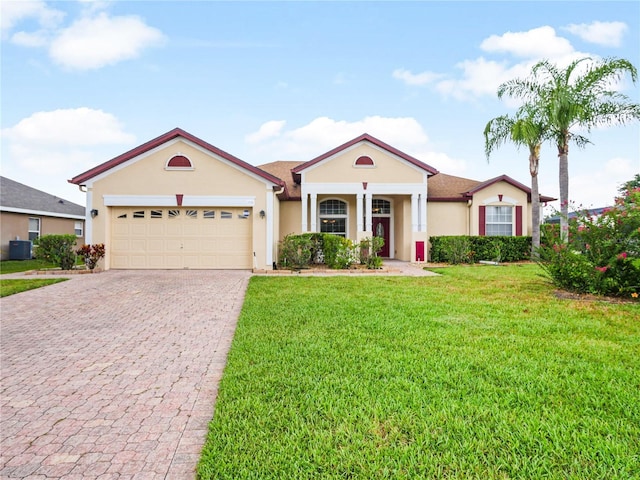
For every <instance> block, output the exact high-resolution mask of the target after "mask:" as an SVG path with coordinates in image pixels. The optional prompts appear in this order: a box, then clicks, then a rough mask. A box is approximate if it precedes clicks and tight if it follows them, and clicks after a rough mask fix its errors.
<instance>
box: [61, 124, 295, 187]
mask: <svg viewBox="0 0 640 480" xmlns="http://www.w3.org/2000/svg"><path fill="white" fill-rule="evenodd" d="M178 137H182V138H184V139H186V140H189V141H190V142H193V143H195V144H196V145H198V146H200V147H202V148H203V149H205V150H207V151H209V152H211V153H213V154H215V155H218V156H219V157H222V158H224V159H225V160H228V161H229V162H231V163H233V164H235V165H237V166H239V167H241V168H244V169H245V170H248V171H249V172H251V173H254V174H255V175H258V176H259V177H261V178H264V179H265V180H267V181H269V182H271V183H273V184H275V185H278V186H280V187H283V186H284V182H283V181H282V180H280V179H279V178H277V177H274V176H273V175H271V174H269V173H267V172H265V171H264V170H260V169H259V168H257V167H254V166H253V165H250V164H248V163H247V162H245V161H243V160H240V159H239V158H237V157H234V156H233V155H231V154H229V153H227V152H225V151H224V150H220V149H219V148H217V147H214V146H213V145H211V144H210V143H207V142H205V141H204V140H201V139H200V138H198V137H195V136H194V135H191V134H190V133H188V132H185V131H184V130H182V129H180V128H174V129H173V130H171V131H169V132H167V133H165V134H163V135H160V136H159V137H156V138H154V139H153V140H149V141H148V142H146V143H143V144H142V145H140V146H138V147H136V148H134V149H132V150H129V151H128V152H125V153H123V154H122V155H119V156H117V157H115V158H112V159H111V160H109V161H107V162H105V163H102V164H100V165H98V166H97V167H94V168H92V169H91V170H87V171H86V172H84V173H81V174H80V175H77V176H75V177H73V178H72V179H71V180H68V182H69V183H73V184H76V185H82V184H83V183H85V182H86V181H87V180H90V179H92V178H94V177H96V176H98V175H100V174H102V173H104V172H107V171H109V170H111V169H112V168H114V167H116V166H118V165H120V164H122V163H124V162H127V161H128V160H131V159H132V158H135V157H137V156H138V155H142V154H143V153H145V152H148V151H149V150H153V149H154V148H156V147H159V146H160V145H162V144H164V143H166V142H168V141H170V140H173V139H174V138H178Z"/></svg>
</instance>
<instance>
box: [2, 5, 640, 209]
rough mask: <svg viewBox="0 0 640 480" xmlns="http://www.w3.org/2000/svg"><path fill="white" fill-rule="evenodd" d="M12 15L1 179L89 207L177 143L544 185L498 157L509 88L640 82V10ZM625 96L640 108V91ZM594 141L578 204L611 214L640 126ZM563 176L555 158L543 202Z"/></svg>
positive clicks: (267, 158) (223, 9) (360, 8)
mask: <svg viewBox="0 0 640 480" xmlns="http://www.w3.org/2000/svg"><path fill="white" fill-rule="evenodd" d="M0 5H1V9H2V11H1V12H0V13H1V22H2V59H1V62H2V65H1V67H2V70H1V75H2V76H1V88H2V93H1V113H2V119H1V140H2V163H1V172H2V175H3V176H6V177H9V178H11V179H13V180H16V181H19V182H22V183H26V184H28V185H31V186H33V187H35V188H39V189H41V190H45V191H47V192H49V193H52V194H55V195H58V196H60V197H62V198H66V199H68V200H71V201H75V202H77V203H80V204H84V194H82V193H80V192H79V191H78V188H77V187H76V186H74V185H70V184H68V183H67V180H68V179H70V178H71V177H73V176H75V175H77V174H79V173H82V172H84V171H86V170H88V169H89V168H91V167H93V166H95V165H98V164H100V163H102V162H104V161H107V160H109V159H110V158H113V157H114V156H116V155H119V154H121V153H123V152H125V151H127V150H129V149H131V148H133V147H135V146H137V145H139V144H141V143H143V142H146V141H147V140H150V139H152V138H155V137H157V136H159V135H161V134H163V133H165V132H167V131H169V130H171V129H172V128H174V127H180V128H182V129H184V130H186V131H188V132H190V133H192V134H194V135H196V136H198V137H200V138H202V139H203V140H205V141H207V142H209V143H212V144H213V145H215V146H217V147H218V148H221V149H223V150H225V151H227V152H229V153H231V154H233V155H235V156H237V157H239V158H241V159H243V160H245V161H247V162H249V163H251V164H254V165H261V164H263V163H268V162H271V161H275V160H299V161H306V160H310V159H312V158H314V157H315V156H317V155H320V154H322V153H324V152H326V151H328V150H330V149H331V148H333V147H335V146H338V145H340V144H341V143H343V142H346V141H348V140H350V139H352V138H354V137H356V136H358V135H360V134H361V133H365V132H366V133H369V134H371V135H374V136H375V137H377V138H379V139H380V140H382V141H384V142H387V143H389V144H391V145H393V146H394V147H396V148H399V149H400V150H403V151H405V152H406V153H409V154H411V155H414V156H416V157H417V158H419V159H421V160H423V161H424V162H426V163H428V164H430V165H431V166H433V167H435V168H437V169H439V170H440V171H441V172H443V173H448V174H451V175H458V176H462V177H467V178H473V179H477V180H486V179H489V178H492V177H495V176H498V175H501V174H507V175H510V176H512V177H513V178H515V179H516V180H518V181H520V182H522V183H525V184H527V185H529V184H530V176H529V170H528V160H527V156H528V152H527V151H526V150H520V151H518V150H516V149H515V148H513V147H511V146H505V147H503V148H501V149H500V150H498V151H496V152H495V153H494V154H493V155H492V157H491V160H490V162H489V163H487V161H486V159H485V156H484V139H483V136H482V132H483V129H484V126H485V124H486V123H487V121H489V120H490V119H492V118H494V117H496V116H499V115H502V114H505V113H513V111H514V107H515V105H514V104H512V103H509V102H504V101H500V100H498V99H497V97H496V93H495V92H496V89H497V87H498V85H499V84H500V83H502V82H504V81H506V80H509V79H511V78H515V77H519V78H524V77H526V76H527V75H528V72H529V69H530V67H531V66H532V65H533V64H534V63H536V62H537V61H539V60H541V59H549V60H551V61H553V62H556V63H557V64H558V65H561V66H562V65H565V64H566V63H567V62H569V61H571V60H574V59H576V58H580V57H583V56H591V57H593V58H596V59H597V58H603V57H620V58H625V59H627V60H630V61H631V62H632V63H633V64H634V65H635V66H636V67H638V68H640V2H637V1H625V2H615V1H611V2H577V1H576V2H545V1H542V2H505V1H502V2H482V1H476V2H457V1H450V2H433V1H423V2H419V1H414V2H365V1H360V2H339V1H336V2H293V1H292V2H214V1H197V2H188V1H180V2H177V1H155V2H153V1H137V2H129V1H86V0H85V1H64V2H44V1H30V0H21V1H11V0H9V1H6V0H2V3H1V4H0ZM618 88H619V89H620V90H621V91H622V93H624V94H626V95H628V96H629V97H630V98H631V99H632V100H633V101H635V102H640V83H636V85H635V86H634V85H633V84H632V83H631V82H630V80H629V79H628V78H627V79H625V80H624V81H623V82H622V83H621V84H620V85H619V86H618ZM587 135H588V136H589V138H590V139H591V141H592V142H593V144H592V145H588V146H587V147H586V148H584V149H579V148H578V147H573V148H572V150H571V151H570V155H569V171H570V197H571V199H572V201H573V202H575V204H576V205H582V206H585V207H588V206H596V207H597V206H603V205H606V204H610V203H611V202H612V200H613V197H614V196H615V195H616V193H617V188H618V186H619V185H620V184H621V183H622V182H624V181H627V180H630V179H631V178H633V176H634V175H635V174H636V173H640V125H638V123H635V124H631V125H628V126H625V127H615V128H611V127H610V128H601V129H597V130H593V131H592V132H590V133H588V134H587ZM557 177H558V162H557V154H556V151H555V148H554V147H553V146H552V145H547V144H545V146H544V148H543V151H542V158H541V167H540V189H541V192H542V193H543V194H545V195H550V196H555V197H557V196H559V193H558V180H557ZM141 181H144V179H141Z"/></svg>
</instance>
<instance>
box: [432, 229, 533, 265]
mask: <svg viewBox="0 0 640 480" xmlns="http://www.w3.org/2000/svg"><path fill="white" fill-rule="evenodd" d="M429 240H430V242H431V249H430V251H429V253H430V255H429V258H430V260H431V261H432V262H447V263H454V264H457V263H475V262H477V261H480V260H488V261H498V262H518V261H521V260H529V259H530V258H531V237H507V236H495V237H479V236H461V235H456V236H452V235H447V236H439V237H431V238H430V239H429Z"/></svg>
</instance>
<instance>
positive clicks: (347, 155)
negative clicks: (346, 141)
mask: <svg viewBox="0 0 640 480" xmlns="http://www.w3.org/2000/svg"><path fill="white" fill-rule="evenodd" d="M363 155H366V156H369V157H371V159H373V161H374V162H375V166H374V167H354V162H355V161H356V159H357V158H358V157H360V156H363ZM423 180H424V172H423V171H421V170H418V169H417V168H416V167H413V166H410V165H408V164H407V163H406V162H404V161H400V160H398V159H397V158H395V157H393V156H392V155H390V154H388V153H385V152H383V151H381V150H378V149H377V148H374V147H372V146H370V145H366V144H365V145H360V146H358V147H355V148H353V149H350V150H347V151H345V152H341V153H340V154H338V155H336V156H335V157H333V158H331V159H329V160H326V161H324V162H321V163H320V164H318V165H316V166H313V167H312V168H310V169H309V170H308V171H306V172H305V182H307V183H351V182H371V183H420V182H422V181H423Z"/></svg>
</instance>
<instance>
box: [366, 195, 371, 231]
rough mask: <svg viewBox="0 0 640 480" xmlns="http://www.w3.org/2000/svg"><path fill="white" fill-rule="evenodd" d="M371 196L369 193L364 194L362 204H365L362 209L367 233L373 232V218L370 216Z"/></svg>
mask: <svg viewBox="0 0 640 480" xmlns="http://www.w3.org/2000/svg"><path fill="white" fill-rule="evenodd" d="M372 200H373V198H372V196H371V194H370V193H365V194H364V204H365V209H364V214H365V216H366V227H367V232H373V217H372V216H371V215H372V214H371V210H372V206H371V203H372Z"/></svg>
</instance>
